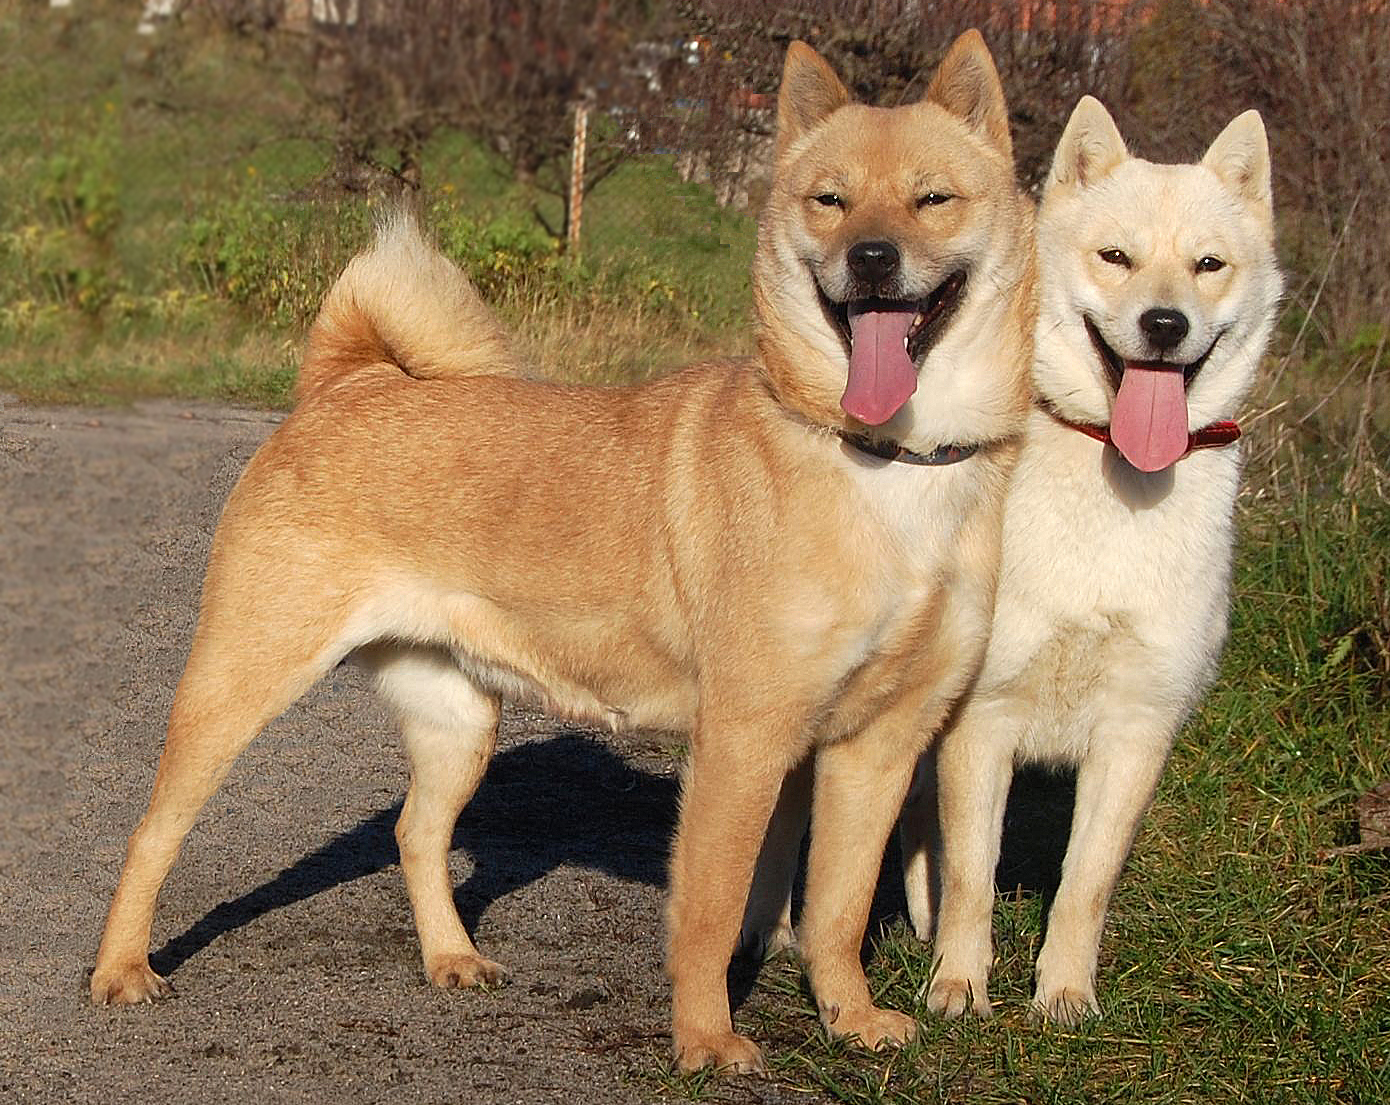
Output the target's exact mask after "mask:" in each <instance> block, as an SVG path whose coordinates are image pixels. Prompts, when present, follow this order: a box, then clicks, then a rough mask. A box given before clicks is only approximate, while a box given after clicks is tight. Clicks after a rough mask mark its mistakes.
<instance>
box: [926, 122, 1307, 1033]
mask: <svg viewBox="0 0 1390 1105" xmlns="http://www.w3.org/2000/svg"><path fill="white" fill-rule="evenodd" d="M1268 175H1269V168H1268V157H1267V153H1266V152H1265V140H1264V131H1263V127H1262V126H1261V125H1260V123H1259V117H1258V116H1256V115H1254V113H1247V114H1246V115H1243V116H1241V117H1239V118H1238V119H1237V120H1236V121H1235V122H1233V123H1232V124H1231V126H1230V127H1228V128H1227V131H1226V132H1225V133H1223V135H1222V136H1221V138H1219V139H1218V140H1217V142H1216V143H1214V144H1213V147H1212V151H1211V152H1210V153H1209V154H1208V156H1207V159H1206V160H1204V162H1203V163H1201V164H1197V165H1154V164H1150V163H1148V162H1145V161H1140V160H1138V159H1135V158H1131V157H1129V155H1128V154H1127V153H1126V152H1125V149H1124V145H1123V142H1122V141H1120V138H1119V134H1118V132H1117V131H1115V129H1114V124H1113V123H1111V122H1110V120H1109V116H1108V114H1106V113H1105V111H1104V108H1101V107H1100V105H1099V104H1098V103H1097V102H1096V101H1094V100H1090V99H1089V98H1087V99H1086V100H1083V101H1082V103H1081V104H1080V105H1078V108H1077V110H1076V113H1075V114H1074V115H1073V118H1072V121H1071V123H1069V124H1068V128H1067V132H1066V134H1064V136H1063V139H1062V142H1061V144H1060V145H1059V149H1058V153H1057V163H1056V164H1054V167H1053V173H1052V178H1051V180H1050V181H1049V184H1048V187H1047V190H1046V192H1045V194H1044V197H1043V201H1042V206H1041V209H1040V212H1039V216H1038V224H1037V242H1038V261H1039V281H1040V293H1039V294H1040V310H1039V317H1038V329H1037V351H1036V370H1035V389H1036V393H1037V395H1038V398H1039V400H1040V404H1042V405H1044V406H1050V407H1051V408H1052V409H1053V410H1055V411H1057V412H1059V413H1060V414H1062V415H1064V416H1066V417H1067V418H1070V419H1073V420H1076V421H1084V422H1089V423H1093V424H1099V425H1107V424H1108V423H1109V419H1110V409H1111V405H1112V404H1113V403H1114V399H1115V392H1114V388H1113V385H1112V384H1111V383H1110V382H1109V381H1108V379H1107V377H1106V374H1105V372H1104V370H1103V367H1102V365H1101V362H1100V358H1099V356H1098V355H1097V353H1096V351H1095V349H1094V348H1093V347H1092V344H1091V341H1090V340H1089V338H1088V336H1087V334H1086V332H1085V329H1084V327H1083V324H1082V321H1081V318H1082V315H1083V314H1088V315H1090V317H1091V318H1092V319H1093V320H1094V321H1095V322H1096V324H1097V325H1098V326H1099V327H1100V329H1101V331H1102V333H1103V334H1104V335H1105V337H1106V340H1107V342H1109V344H1110V345H1111V346H1112V348H1114V349H1116V350H1117V351H1119V352H1120V353H1121V354H1122V355H1125V354H1126V352H1127V351H1128V349H1129V345H1130V344H1131V343H1135V344H1136V345H1137V342H1138V341H1139V330H1138V322H1137V320H1138V317H1139V315H1140V314H1141V313H1142V312H1143V311H1145V310H1147V309H1148V308H1150V307H1155V306H1163V307H1178V308H1180V309H1182V310H1183V312H1184V313H1185V314H1187V315H1188V317H1189V319H1190V320H1191V323H1192V333H1191V335H1189V338H1188V339H1187V341H1185V342H1184V344H1183V347H1182V349H1181V350H1180V351H1179V353H1178V355H1177V356H1176V357H1175V359H1177V360H1191V359H1195V358H1196V357H1197V356H1199V355H1200V353H1201V352H1202V351H1203V350H1205V349H1206V348H1207V347H1208V346H1209V345H1210V344H1211V342H1212V340H1213V339H1214V338H1215V336H1216V335H1218V334H1219V335H1220V338H1219V340H1217V341H1216V345H1215V347H1214V348H1213V351H1212V354H1211V356H1210V358H1209V359H1208V360H1207V362H1206V363H1205V365H1204V367H1203V368H1202V369H1201V371H1200V373H1199V374H1198V375H1197V377H1196V378H1195V379H1194V380H1193V382H1192V383H1191V386H1190V389H1189V393H1188V399H1189V411H1190V420H1191V428H1192V429H1197V428H1199V427H1201V426H1204V425H1207V424H1209V423H1211V422H1213V421H1216V420H1223V419H1231V418H1234V417H1235V415H1236V414H1237V412H1238V409H1239V406H1240V404H1241V402H1242V400H1243V399H1244V397H1245V396H1246V394H1247V392H1248V390H1249V388H1250V385H1251V383H1252V381H1253V379H1254V375H1255V370H1256V367H1257V365H1258V362H1259V359H1260V356H1261V353H1262V351H1263V349H1264V345H1265V342H1266V340H1267V338H1268V335H1269V331H1270V328H1271V325H1272V320H1273V317H1274V311H1275V307H1276V305H1277V302H1278V298H1279V293H1280V278H1279V274H1278V271H1277V269H1276V265H1275V257H1274V251H1273V244H1272V216H1271V209H1270V205H1269V189H1268ZM1112 248H1114V249H1122V250H1124V251H1125V253H1126V254H1127V255H1128V256H1129V257H1130V258H1131V259H1132V262H1133V263H1132V266H1131V267H1128V268H1125V267H1121V266H1117V265H1113V264H1107V263H1105V262H1104V261H1102V260H1100V259H1099V258H1098V256H1097V254H1098V251H1100V250H1105V249H1112ZM1208 254H1211V255H1216V256H1220V257H1221V259H1222V260H1224V261H1225V262H1226V266H1225V268H1224V269H1222V270H1221V271H1220V272H1216V273H1208V272H1199V271H1198V270H1197V269H1196V267H1195V262H1196V261H1197V259H1199V258H1201V257H1203V256H1205V255H1208ZM1213 278H1219V279H1213ZM1129 355H1130V356H1133V357H1134V358H1135V359H1139V358H1141V357H1142V356H1143V353H1142V351H1135V352H1132V353H1129ZM1239 473H1240V450H1239V447H1238V446H1228V447H1226V448H1219V449H1209V450H1203V451H1199V452H1194V453H1192V454H1190V455H1189V456H1187V457H1186V458H1184V459H1182V460H1180V461H1178V462H1177V463H1176V464H1174V465H1173V466H1171V467H1170V468H1168V469H1166V470H1164V471H1162V472H1157V473H1153V474H1145V473H1142V472H1139V471H1137V470H1135V469H1133V468H1131V467H1130V466H1129V465H1128V463H1127V462H1125V461H1124V460H1123V459H1122V458H1121V457H1120V456H1119V455H1118V453H1116V452H1115V450H1114V449H1113V448H1112V447H1110V446H1106V445H1102V444H1101V443H1100V442H1098V441H1095V440H1093V439H1091V438H1089V437H1086V436H1085V435H1083V434H1081V433H1079V432H1077V431H1076V430H1074V429H1072V428H1069V427H1067V426H1064V425H1063V424H1062V423H1060V422H1059V421H1058V420H1057V419H1055V418H1054V417H1053V416H1052V415H1051V414H1049V413H1047V412H1046V411H1045V410H1044V409H1042V407H1041V406H1040V408H1039V409H1038V410H1036V411H1035V412H1034V413H1033V415H1032V418H1031V422H1030V425H1029V430H1028V434H1027V438H1026V442H1025V446H1024V451H1023V455H1022V458H1021V460H1020V463H1019V466H1018V468H1017V470H1016V473H1015V477H1014V481H1013V483H1012V485H1011V488H1010V492H1009V497H1008V501H1007V507H1006V520H1005V532H1004V556H1003V567H1002V571H1001V577H1000V585H999V592H998V596H997V605H996V611H995V618H994V626H993V630H992V634H991V638H990V644H989V648H988V651H987V654H986V658H985V662H984V667H983V669H982V671H981V674H980V676H979V679H978V682H977V684H976V686H975V688H974V689H973V691H972V693H971V695H970V697H969V699H968V700H967V702H966V704H965V706H964V707H963V709H962V710H961V712H960V715H959V718H958V720H957V722H956V724H955V725H954V726H953V727H952V728H951V729H950V730H949V731H948V732H947V733H946V734H945V735H944V736H943V738H942V741H941V744H940V746H939V748H938V760H937V773H938V774H937V781H938V801H939V804H940V806H939V808H940V825H941V826H942V835H943V840H942V857H941V862H942V866H941V874H940V888H941V894H942V898H941V909H940V915H939V918H937V925H936V949H935V956H936V960H937V968H936V971H935V974H934V976H933V979H932V982H931V988H930V993H929V996H928V1004H929V1005H930V1006H931V1008H933V1009H934V1010H936V1011H937V1012H941V1013H945V1014H946V1015H948V1016H954V1015H958V1014H960V1013H962V1012H964V1011H966V1009H968V1008H969V1009H973V1010H974V1011H975V1012H977V1013H979V1014H981V1015H988V1013H989V1012H990V1003H989V997H988V994H987V989H986V982H987V975H988V971H989V966H990V961H991V957H992V952H991V944H990V917H991V909H992V902H993V894H994V868H995V864H996V863H997V861H998V855H999V841H1000V835H1001V831H1002V817H1003V811H1004V801H1005V798H1006V796H1007V792H1008V785H1009V780H1010V777H1011V776H1012V773H1013V769H1014V766H1015V765H1016V764H1018V763H1023V762H1042V763H1048V764H1056V765H1067V766H1075V767H1076V768H1077V771H1078V777H1077V798H1076V810H1075V815H1074V818H1073V825H1072V833H1071V840H1070V842H1069V845H1068V851H1067V856H1066V860H1065V863H1064V865H1063V874H1062V883H1061V887H1060V889H1059V891H1058V894H1057V898H1056V900H1055V902H1054V904H1053V907H1052V912H1051V915H1050V919H1049V925H1048V930H1047V937H1046V942H1045V944H1044V946H1043V948H1042V951H1041V953H1040V954H1039V957H1038V964H1037V990H1036V994H1035V997H1034V1003H1035V1008H1036V1009H1037V1011H1038V1012H1039V1013H1040V1014H1041V1015H1042V1016H1045V1017H1047V1018H1049V1019H1052V1020H1057V1021H1063V1022H1070V1021H1074V1020H1076V1019H1078V1018H1079V1017H1080V1016H1082V1015H1084V1014H1085V1013H1086V1012H1088V1011H1091V1012H1096V1011H1098V1006H1097V1003H1096V998H1095V989H1094V979H1095V969H1096V958H1097V949H1098V944H1099V939H1100V934H1101V929H1102V926H1103V922H1104V916H1105V910H1106V906H1107V903H1108V900H1109V896H1110V893H1111V890H1112V889H1113V886H1114V882H1115V879H1116V878H1117V876H1118V874H1119V870H1120V868H1121V866H1122V864H1123V862H1124V859H1125V857H1126V855H1127V854H1128V851H1129V848H1130V845H1131V843H1132V840H1133V837H1134V833H1135V832H1136V830H1137V827H1138V824H1139V820H1140V818H1141V817H1142V815H1143V812H1144V810H1145V809H1146V808H1147V806H1148V803H1149V802H1150V800H1151V799H1152V796H1153V792H1154V789H1155V787H1156V786H1157V782H1158V778H1159V775H1160V773H1161V771H1162V767H1163V764H1164V762H1165V760H1166V758H1167V756H1168V753H1169V750H1170V749H1171V747H1172V743H1173V740H1174V738H1175V736H1176V734H1177V731H1178V729H1179V727H1180V726H1181V725H1182V723H1183V721H1184V719H1185V718H1186V716H1187V714H1188V712H1189V711H1190V710H1191V709H1192V708H1193V706H1194V705H1195V704H1196V703H1197V701H1198V699H1199V698H1200V696H1201V695H1202V693H1203V692H1204V691H1205V689H1206V688H1207V686H1208V685H1209V684H1210V682H1211V680H1212V678H1213V676H1214V674H1215V671H1216V666H1217V662H1218V659H1219V655H1220V650H1221V647H1222V644H1223V641H1224V638H1225V633H1226V619H1227V608H1228V598H1229V587H1230V568H1231V550H1232V542H1233V532H1234V531H1233V521H1232V512H1233V506H1234V500H1235V495H1236V490H1237V485H1238V481H1239ZM923 802H924V800H923V799H917V800H915V801H912V802H910V803H909V807H908V810H907V812H906V814H905V819H904V839H905V850H906V852H907V855H906V859H907V864H908V873H909V877H908V896H909V906H910V909H911V913H912V917H913V921H914V924H915V926H916V928H917V931H918V933H919V934H920V935H921V936H922V937H923V938H926V937H927V936H928V935H929V933H930V931H931V929H932V921H933V918H932V908H931V901H930V898H929V893H930V882H931V880H930V877H929V875H928V873H927V866H926V865H927V863H928V858H927V855H928V853H927V851H926V849H927V841H926V837H927V836H928V835H929V833H928V830H927V829H925V828H924V825H925V822H926V819H927V818H929V816H930V814H929V812H928V811H927V809H926V808H925V806H924V804H923Z"/></svg>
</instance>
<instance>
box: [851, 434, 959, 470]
mask: <svg viewBox="0 0 1390 1105" xmlns="http://www.w3.org/2000/svg"><path fill="white" fill-rule="evenodd" d="M836 433H838V434H839V435H840V438H841V440H842V441H844V442H845V444H846V445H852V446H853V447H854V448H856V449H858V450H859V451H860V452H861V453H868V454H869V455H870V456H871V457H878V458H879V459H880V460H896V461H900V462H901V463H903V464H924V465H928V466H930V467H939V466H941V465H943V464H956V463H958V462H960V461H963V460H968V459H969V458H970V457H973V456H974V455H975V454H976V453H978V452H979V451H980V446H979V444H978V443H973V444H970V445H939V446H937V447H936V448H935V449H933V450H932V451H931V452H930V453H916V452H913V451H912V450H911V449H909V448H907V447H906V446H904V445H899V444H898V443H897V442H895V441H879V440H877V439H875V438H872V437H869V436H868V435H867V434H851V433H846V432H845V431H844V430H837V431H836Z"/></svg>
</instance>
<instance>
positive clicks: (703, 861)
mask: <svg viewBox="0 0 1390 1105" xmlns="http://www.w3.org/2000/svg"><path fill="white" fill-rule="evenodd" d="M770 728H772V729H774V730H775V728H776V727H769V726H766V725H764V724H761V723H749V722H748V721H746V720H740V721H738V722H734V723H724V724H714V723H712V722H709V721H705V722H702V724H701V725H700V726H699V727H698V729H697V731H696V733H695V739H694V749H693V751H692V753H691V759H690V762H689V764H688V766H687V770H686V777H685V787H684V790H683V792H682V795H681V818H680V828H679V830H678V832H677V836H676V844H675V848H674V849H673V851H672V856H671V899H670V905H669V907H668V920H669V932H670V947H669V953H668V964H667V966H668V970H669V972H670V975H671V990H672V993H671V1038H672V1045H673V1048H674V1052H675V1057H676V1063H677V1065H678V1066H679V1067H680V1069H681V1070H684V1071H694V1070H699V1069H700V1068H701V1067H708V1066H713V1067H715V1068H717V1069H720V1070H733V1071H736V1072H739V1073H748V1072H754V1071H761V1070H763V1069H764V1068H763V1057H762V1053H761V1052H760V1051H759V1050H758V1047H757V1045H756V1044H754V1043H753V1041H752V1040H750V1039H748V1038H747V1037H746V1036H740V1035H738V1034H737V1033H735V1032H734V1030H733V1021H732V1019H731V1017H730V1015H729V989H728V971H729V960H730V959H731V957H732V956H733V951H734V944H735V941H736V940H737V939H738V934H739V924H740V921H741V919H742V917H743V909H744V904H745V902H746V901H747V898H748V887H749V883H750V882H751V881H752V877H753V867H754V864H755V862H756V861H757V857H758V850H759V847H760V846H761V844H762V841H763V836H764V834H765V832H766V831H767V825H768V819H769V818H770V816H771V814H772V809H773V806H774V805H775V804H776V802H777V795H778V791H779V789H780V788H781V785H782V779H783V778H784V776H785V775H786V773H787V770H788V769H789V768H790V767H791V766H792V764H793V763H794V762H795V759H796V758H797V757H796V756H795V755H790V754H787V753H785V752H784V750H783V748H781V747H779V745H783V746H785V744H786V743H787V742H786V741H777V740H775V739H770V737H771V736H772V734H771V733H770V732H769V729H770ZM783 732H785V728H784V729H783Z"/></svg>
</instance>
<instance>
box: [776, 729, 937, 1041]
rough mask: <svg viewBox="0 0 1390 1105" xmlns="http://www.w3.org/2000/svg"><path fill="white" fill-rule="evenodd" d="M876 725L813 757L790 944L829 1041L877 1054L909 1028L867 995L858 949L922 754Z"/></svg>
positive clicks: (907, 736)
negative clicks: (801, 883) (854, 1043)
mask: <svg viewBox="0 0 1390 1105" xmlns="http://www.w3.org/2000/svg"><path fill="white" fill-rule="evenodd" d="M897 720H898V719H893V721H892V722H890V721H884V722H880V723H878V724H876V725H874V726H872V727H871V728H870V729H869V730H867V731H866V732H864V733H863V734H861V735H859V736H857V737H854V738H851V739H847V740H842V741H838V742H836V743H834V744H830V745H827V746H825V747H824V748H821V749H820V750H819V752H818V753H817V759H816V780H815V797H814V799H813V808H812V815H811V851H810V856H809V859H808V863H807V872H806V903H805V907H804V909H803V910H802V915H801V922H800V924H799V925H798V930H797V944H798V946H799V947H800V949H801V954H802V958H803V959H804V960H805V963H806V970H807V973H808V975H809V976H810V980H811V990H812V992H813V993H814V994H815V998H816V1004H817V1006H818V1007H819V1008H820V1014H821V1020H822V1022H823V1023H824V1024H825V1026H826V1027H827V1028H828V1029H829V1030H830V1031H831V1032H832V1033H833V1034H834V1035H836V1036H843V1037H857V1038H858V1040H859V1042H860V1043H861V1044H863V1045H864V1046H866V1047H870V1048H873V1049H875V1050H877V1049H878V1048H880V1047H882V1046H883V1045H885V1044H900V1043H905V1042H906V1041H908V1040H910V1039H912V1037H913V1036H914V1035H915V1034H916V1032H917V1022H916V1021H914V1020H913V1019H912V1018H911V1017H909V1016H906V1015H905V1014H903V1013H897V1012H894V1011H893V1010H891V1009H880V1008H879V1007H877V1006H876V1005H874V1003H873V1000H872V999H871V998H870V996H869V984H868V980H867V979H866V978H865V977H864V968H863V967H862V966H861V964H860V960H859V949H860V945H861V943H862V942H863V938H864V929H865V926H866V925H867V923H868V919H869V907H870V905H871V904H872V902H873V895H874V887H875V885H876V884H877V882H878V872H879V868H880V866H881V865H882V861H883V849H884V846H885V845H886V844H887V842H888V836H889V833H891V832H892V830H893V825H894V822H895V821H896V820H897V816H898V811H899V810H900V809H901V808H902V804H903V798H904V797H905V796H906V794H907V788H908V783H909V782H910V781H911V779H912V771H913V767H914V765H915V763H916V760H917V753H918V752H919V751H920V740H918V739H916V729H917V727H916V726H913V725H910V724H908V725H901V724H896V723H894V722H896V721H897Z"/></svg>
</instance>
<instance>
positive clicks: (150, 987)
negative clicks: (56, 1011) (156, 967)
mask: <svg viewBox="0 0 1390 1105" xmlns="http://www.w3.org/2000/svg"><path fill="white" fill-rule="evenodd" d="M173 992H174V987H173V985H172V984H171V983H170V982H169V980H168V979H166V978H164V977H162V976H160V975H157V974H155V973H154V971H153V970H152V969H151V968H150V964H149V961H148V960H140V961H138V962H135V963H122V964H119V965H117V966H114V967H102V966H98V967H97V969H96V970H94V971H93V972H92V1004H93V1005H142V1004H145V1005H147V1004H149V1003H150V1002H153V1001H158V1000H159V999H160V998H167V997H168V996H169V995H170V994H172V993H173Z"/></svg>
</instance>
